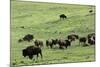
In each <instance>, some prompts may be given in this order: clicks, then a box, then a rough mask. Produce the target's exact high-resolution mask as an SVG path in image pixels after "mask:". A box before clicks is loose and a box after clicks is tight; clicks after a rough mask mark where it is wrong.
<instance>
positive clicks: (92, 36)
mask: <svg viewBox="0 0 100 67" xmlns="http://www.w3.org/2000/svg"><path fill="white" fill-rule="evenodd" d="M87 38H88V43H89V44H90V45H94V44H95V33H91V34H88V36H87Z"/></svg>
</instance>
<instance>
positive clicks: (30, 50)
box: [22, 46, 42, 59]
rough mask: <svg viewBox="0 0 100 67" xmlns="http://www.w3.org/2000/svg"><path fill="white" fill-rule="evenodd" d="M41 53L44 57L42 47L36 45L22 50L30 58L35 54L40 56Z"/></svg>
mask: <svg viewBox="0 0 100 67" xmlns="http://www.w3.org/2000/svg"><path fill="white" fill-rule="evenodd" d="M39 54H40V55H41V58H42V50H41V48H39V47H35V46H28V47H27V48H25V49H23V50H22V55H23V56H24V57H26V56H28V57H29V59H32V58H33V56H34V55H37V58H38V56H39Z"/></svg>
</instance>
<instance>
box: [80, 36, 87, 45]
mask: <svg viewBox="0 0 100 67" xmlns="http://www.w3.org/2000/svg"><path fill="white" fill-rule="evenodd" d="M86 40H87V38H86V37H80V39H79V44H80V43H84V44H86Z"/></svg>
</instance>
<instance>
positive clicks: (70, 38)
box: [67, 34, 79, 41]
mask: <svg viewBox="0 0 100 67" xmlns="http://www.w3.org/2000/svg"><path fill="white" fill-rule="evenodd" d="M78 38H79V36H78V35H76V34H71V35H68V36H67V39H68V40H70V41H75V39H78Z"/></svg>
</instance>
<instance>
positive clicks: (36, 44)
mask: <svg viewBox="0 0 100 67" xmlns="http://www.w3.org/2000/svg"><path fill="white" fill-rule="evenodd" d="M34 44H35V46H37V47H43V41H41V40H35V41H34Z"/></svg>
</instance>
